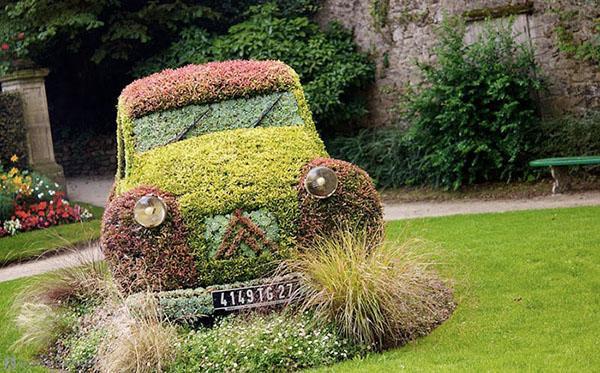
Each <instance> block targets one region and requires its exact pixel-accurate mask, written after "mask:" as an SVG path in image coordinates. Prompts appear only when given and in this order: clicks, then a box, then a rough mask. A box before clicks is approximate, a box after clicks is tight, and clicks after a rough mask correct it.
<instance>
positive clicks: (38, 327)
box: [12, 256, 118, 353]
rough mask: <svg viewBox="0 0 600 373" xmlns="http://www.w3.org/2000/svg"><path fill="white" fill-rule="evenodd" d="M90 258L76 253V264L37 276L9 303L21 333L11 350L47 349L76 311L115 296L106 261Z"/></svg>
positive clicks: (42, 350)
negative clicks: (27, 347) (26, 347)
mask: <svg viewBox="0 0 600 373" xmlns="http://www.w3.org/2000/svg"><path fill="white" fill-rule="evenodd" d="M93 259H94V258H84V257H81V256H78V257H77V258H76V259H75V263H73V264H79V265H76V266H74V267H69V268H63V269H59V270H57V271H54V272H51V273H48V274H46V275H43V276H40V277H37V278H35V279H33V281H31V282H30V283H29V285H27V286H26V287H25V288H23V290H21V292H20V293H19V294H18V295H17V297H16V299H15V302H14V303H13V306H12V307H13V309H14V311H13V313H14V314H15V315H16V317H15V323H16V325H17V326H18V328H19V330H20V332H21V338H20V339H19V340H17V341H16V342H15V344H14V345H13V348H14V349H20V348H21V347H25V346H33V347H34V348H35V349H36V350H37V351H38V352H40V353H42V352H46V350H48V349H49V348H51V347H52V345H53V344H54V343H55V342H56V341H57V340H58V339H59V338H60V336H61V335H62V334H64V333H66V332H68V330H69V328H71V326H72V325H71V324H73V323H74V318H76V313H77V312H83V311H84V310H85V309H89V308H90V307H94V306H96V305H98V304H100V303H102V302H103V301H104V300H105V299H107V298H109V297H111V296H117V294H118V291H117V290H116V286H115V285H114V283H113V282H112V280H111V277H110V273H109V270H108V268H107V267H106V264H104V263H103V262H98V261H94V260H93ZM74 310H76V311H74Z"/></svg>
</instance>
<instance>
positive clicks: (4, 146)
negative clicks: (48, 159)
mask: <svg viewBox="0 0 600 373" xmlns="http://www.w3.org/2000/svg"><path fill="white" fill-rule="evenodd" d="M22 105H23V104H22V102H21V97H20V96H19V95H18V94H14V93H0V166H3V167H7V166H9V165H10V166H12V164H11V162H10V161H9V159H10V158H11V157H12V156H13V155H14V154H16V155H17V156H18V157H19V160H18V161H17V163H16V166H17V167H24V166H25V165H26V164H27V142H26V139H25V135H26V129H25V123H24V122H23V107H22Z"/></svg>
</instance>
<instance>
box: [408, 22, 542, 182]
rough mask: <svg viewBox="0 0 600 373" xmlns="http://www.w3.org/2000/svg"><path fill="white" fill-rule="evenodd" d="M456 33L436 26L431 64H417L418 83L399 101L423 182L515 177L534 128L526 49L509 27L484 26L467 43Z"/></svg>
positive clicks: (534, 80)
mask: <svg viewBox="0 0 600 373" xmlns="http://www.w3.org/2000/svg"><path fill="white" fill-rule="evenodd" d="M464 30H465V28H464V25H463V24H460V23H459V22H452V21H446V22H444V24H443V26H442V28H441V32H440V35H439V43H438V45H437V46H436V47H435V49H434V52H435V54H436V56H437V63H435V64H419V67H420V69H421V72H422V74H423V78H424V80H423V83H422V84H421V85H420V86H419V87H418V90H417V93H414V94H412V95H409V96H408V102H407V111H408V118H409V121H410V122H411V124H412V126H413V130H414V141H415V142H416V144H418V146H419V148H420V150H421V151H422V154H423V163H422V164H423V165H424V166H425V169H424V170H423V172H424V174H425V175H427V180H426V181H427V182H428V183H429V184H432V185H434V186H443V187H445V188H451V189H457V188H459V187H460V186H462V185H466V184H472V183H476V182H482V181H500V180H506V181H508V180H512V179H515V178H518V177H521V176H523V175H524V173H525V172H526V170H527V169H528V168H527V161H528V160H529V159H530V158H531V154H532V151H533V150H534V147H535V145H536V144H535V139H536V137H537V136H536V134H537V132H538V131H539V126H538V125H537V123H538V119H537V115H536V105H535V100H534V97H533V94H532V93H534V92H535V91H537V90H539V89H540V88H541V87H542V83H541V81H540V78H539V77H538V71H537V70H538V69H537V66H536V63H535V61H534V57H533V53H532V51H531V50H530V49H528V48H527V47H526V46H525V45H520V44H517V43H516V42H515V40H514V38H513V36H512V34H511V31H510V28H509V27H502V26H500V27H498V28H493V27H492V26H490V25H488V26H487V27H486V28H485V29H484V31H483V33H482V34H481V35H480V36H479V38H478V39H477V40H476V41H475V42H474V43H473V44H471V45H465V42H464V34H465V31H464Z"/></svg>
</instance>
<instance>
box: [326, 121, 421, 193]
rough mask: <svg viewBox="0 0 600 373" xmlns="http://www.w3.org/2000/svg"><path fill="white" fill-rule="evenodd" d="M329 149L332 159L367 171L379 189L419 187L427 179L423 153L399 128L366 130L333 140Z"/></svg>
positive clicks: (404, 131)
mask: <svg viewBox="0 0 600 373" xmlns="http://www.w3.org/2000/svg"><path fill="white" fill-rule="evenodd" d="M327 148H328V150H329V151H330V153H331V156H332V157H335V158H340V159H344V160H346V161H348V162H351V163H353V164H355V165H357V166H359V167H361V168H362V169H364V170H366V171H367V172H368V173H369V176H371V177H372V178H373V181H374V182H375V185H377V187H381V188H394V187H400V186H406V185H419V184H421V183H423V182H424V180H426V179H427V177H426V175H424V172H423V169H424V168H425V167H424V164H423V158H422V156H423V155H422V154H421V149H419V147H418V146H417V145H415V143H414V141H413V140H412V139H411V137H410V135H409V134H408V133H407V132H406V130H403V129H400V128H396V127H390V128H380V129H370V130H368V129H364V130H361V131H359V132H358V133H357V134H356V135H354V136H349V137H338V138H335V139H333V140H332V141H331V142H330V143H329V144H328V146H327Z"/></svg>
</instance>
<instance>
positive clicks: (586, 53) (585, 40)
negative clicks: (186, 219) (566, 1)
mask: <svg viewBox="0 0 600 373" xmlns="http://www.w3.org/2000/svg"><path fill="white" fill-rule="evenodd" d="M586 3H587V4H588V5H592V6H591V7H580V8H579V9H578V10H572V11H564V10H558V9H557V10H555V13H556V14H557V15H558V25H557V27H556V28H555V30H554V32H555V35H556V39H557V45H558V48H559V49H560V51H561V52H563V53H565V54H567V55H568V56H570V57H572V58H575V59H577V60H580V61H587V62H590V63H592V64H595V65H598V66H600V10H599V9H600V0H588V1H587V2H586ZM586 25H587V26H588V27H589V28H590V30H591V35H589V34H588V35H585V34H583V35H582V33H581V32H580V30H581V28H582V27H585V26H586Z"/></svg>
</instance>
